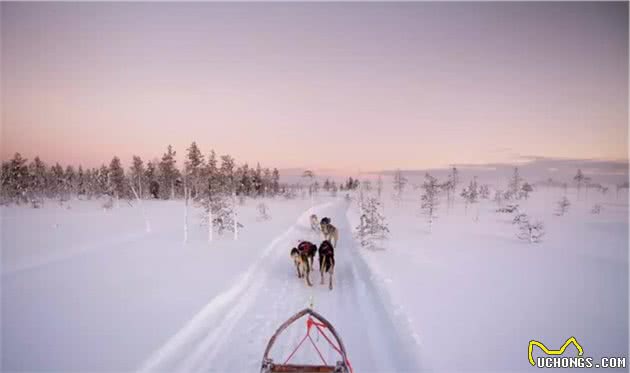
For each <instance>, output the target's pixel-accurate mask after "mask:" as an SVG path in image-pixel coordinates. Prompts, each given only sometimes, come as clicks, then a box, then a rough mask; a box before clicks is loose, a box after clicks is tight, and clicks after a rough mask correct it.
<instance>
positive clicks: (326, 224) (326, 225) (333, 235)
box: [320, 218, 339, 247]
mask: <svg viewBox="0 0 630 373" xmlns="http://www.w3.org/2000/svg"><path fill="white" fill-rule="evenodd" d="M320 227H321V230H322V234H323V235H324V240H325V241H330V243H331V244H332V245H333V247H337V241H339V231H338V230H337V228H336V227H335V226H334V225H332V224H330V218H323V219H322V221H321V223H320Z"/></svg>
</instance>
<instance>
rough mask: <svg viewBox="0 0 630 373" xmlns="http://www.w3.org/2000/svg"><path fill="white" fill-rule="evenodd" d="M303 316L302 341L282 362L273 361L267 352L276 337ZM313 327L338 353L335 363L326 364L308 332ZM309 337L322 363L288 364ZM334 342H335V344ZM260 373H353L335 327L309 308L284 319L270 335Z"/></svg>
mask: <svg viewBox="0 0 630 373" xmlns="http://www.w3.org/2000/svg"><path fill="white" fill-rule="evenodd" d="M303 316H306V317H307V319H306V335H305V336H304V338H302V341H301V342H300V343H299V344H298V346H297V347H296V348H295V350H294V351H293V353H291V355H290V356H289V357H288V358H287V359H286V361H285V362H284V363H283V364H277V363H274V361H273V360H272V359H271V358H270V357H269V352H270V351H271V348H272V347H273V345H274V343H275V341H276V338H277V337H278V335H280V334H281V333H282V332H283V331H284V330H285V329H286V328H287V327H288V326H289V325H291V324H293V323H294V322H295V321H297V320H299V319H300V318H302V317H303ZM313 327H314V328H315V329H316V330H317V332H318V333H320V335H322V336H323V337H324V338H325V339H326V340H327V341H328V343H330V345H331V346H332V347H333V348H334V349H335V350H336V351H337V352H338V353H339V356H340V358H341V360H339V361H337V363H336V364H335V365H327V364H326V361H324V358H323V356H322V355H321V353H320V352H319V349H317V346H316V345H315V343H314V342H313V340H312V339H311V336H310V332H311V329H312V328H313ZM323 329H328V330H329V331H330V334H332V336H333V338H334V339H335V341H332V340H331V339H330V338H328V336H327V335H326V334H324V332H323ZM307 338H308V339H310V341H311V343H313V346H314V347H315V349H316V350H317V352H318V353H319V356H320V358H321V359H322V362H323V363H324V364H323V365H300V364H289V360H291V357H293V354H295V352H296V351H297V350H298V349H299V348H300V346H301V345H302V343H303V342H304V341H305V340H306V339H307ZM335 342H336V344H335ZM260 372H261V373H272V372H300V373H322V372H328V373H353V372H352V366H351V365H350V361H349V360H348V357H347V355H346V349H345V347H344V345H343V342H342V341H341V338H339V335H338V334H337V332H336V331H335V328H334V327H333V326H332V324H331V323H330V322H328V320H326V319H325V318H324V317H323V316H322V315H320V314H318V313H317V312H315V311H313V310H312V309H310V308H306V309H303V310H302V311H300V312H298V313H296V314H295V315H293V316H292V317H291V318H289V319H288V320H287V321H285V322H284V323H283V324H282V325H280V327H279V328H278V330H276V332H275V333H274V334H273V336H271V339H270V340H269V343H267V348H265V354H264V355H263V360H262V366H261V368H260Z"/></svg>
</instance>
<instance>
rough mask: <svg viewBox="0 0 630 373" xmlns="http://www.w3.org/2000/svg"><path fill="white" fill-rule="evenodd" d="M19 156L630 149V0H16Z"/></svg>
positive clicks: (12, 78) (588, 155) (307, 158)
mask: <svg viewBox="0 0 630 373" xmlns="http://www.w3.org/2000/svg"><path fill="white" fill-rule="evenodd" d="M0 10H1V15H0V17H1V18H0V21H1V22H0V23H1V24H2V25H1V36H2V43H1V51H0V52H1V54H0V55H1V56H2V57H1V58H2V61H1V62H2V64H1V75H2V81H1V84H0V89H1V93H2V95H1V100H2V107H3V111H2V133H1V145H2V146H1V148H2V149H1V152H0V157H1V158H2V159H3V160H6V159H9V158H11V157H12V156H13V154H14V153H15V152H16V151H17V152H20V153H22V154H24V156H25V157H33V156H34V155H36V154H37V155H39V156H40V157H41V158H42V159H43V160H50V161H53V162H54V161H58V162H60V163H63V164H75V165H78V164H83V165H85V166H88V167H94V165H100V164H102V163H105V164H107V163H108V162H109V160H111V157H112V156H114V155H116V156H118V157H119V158H120V159H121V160H122V161H123V163H124V164H128V162H129V161H130V160H131V156H132V155H133V154H137V155H139V156H141V157H142V158H143V159H144V160H145V161H148V160H151V159H153V158H154V157H156V158H160V157H161V155H162V153H163V152H164V151H165V150H166V146H167V145H168V144H169V143H170V144H172V145H173V147H174V148H175V150H176V151H177V159H178V163H179V164H180V165H181V163H182V159H183V156H184V152H185V149H186V148H187V147H188V146H189V144H190V143H191V142H192V141H193V140H196V141H197V144H198V145H199V147H200V148H201V149H202V151H203V153H204V155H206V156H207V154H208V153H209V151H210V149H212V148H214V149H215V151H216V152H217V154H219V155H220V154H226V153H228V154H230V155H232V156H233V157H234V158H235V159H237V161H238V162H240V163H245V162H246V163H248V164H250V165H252V164H253V165H255V164H256V163H257V162H260V163H261V164H263V165H265V166H269V167H277V168H279V169H291V168H313V169H322V168H329V169H334V170H348V171H352V170H370V171H375V170H392V169H396V168H400V169H440V168H444V167H449V165H457V164H473V165H475V164H476V165H485V164H500V163H509V162H513V161H515V160H518V159H519V157H521V155H523V154H534V155H536V156H538V157H541V158H546V159H598V160H611V161H615V160H624V161H626V162H627V160H628V3H627V2H601V3H590V2H566V3H562V2H560V3H553V2H531V3H516V2H515V3H512V2H494V3H485V2H466V3H423V2H418V3H56V2H49V3H7V2H3V3H0Z"/></svg>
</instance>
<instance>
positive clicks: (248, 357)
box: [140, 201, 421, 372]
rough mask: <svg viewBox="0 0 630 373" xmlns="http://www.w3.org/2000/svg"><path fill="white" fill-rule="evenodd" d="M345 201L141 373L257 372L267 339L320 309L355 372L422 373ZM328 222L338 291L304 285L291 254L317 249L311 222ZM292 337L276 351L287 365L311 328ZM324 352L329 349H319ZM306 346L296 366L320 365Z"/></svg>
mask: <svg viewBox="0 0 630 373" xmlns="http://www.w3.org/2000/svg"><path fill="white" fill-rule="evenodd" d="M346 208H347V204H346V202H345V201H339V202H335V203H333V204H330V203H329V204H325V205H321V206H316V207H315V208H313V209H310V210H308V211H306V212H305V213H303V214H302V216H301V217H300V218H299V219H298V221H297V222H296V224H295V225H293V226H292V227H290V228H289V229H288V230H287V231H286V232H284V233H283V234H281V235H280V236H278V237H276V238H275V239H274V240H273V241H272V242H271V243H270V244H269V245H268V246H267V247H266V248H265V249H264V250H263V252H262V254H261V256H260V257H259V258H258V260H256V262H255V263H254V264H253V265H252V266H251V267H250V268H249V269H248V270H247V271H246V272H245V273H244V274H243V275H242V276H241V277H240V278H239V279H238V280H237V282H236V283H235V284H234V285H232V287H231V288H229V289H228V290H227V291H225V292H223V293H221V294H220V295H218V296H217V297H215V298H214V299H213V300H212V301H211V302H210V303H208V304H207V305H206V306H205V307H204V308H203V309H202V310H201V311H200V312H199V313H198V314H197V315H196V316H195V317H193V319H191V320H190V321H189V322H188V323H187V324H186V325H185V326H184V327H183V328H182V329H181V330H180V331H179V332H177V333H176V334H175V335H174V336H173V337H172V338H171V339H170V340H169V341H167V342H166V344H165V345H164V346H162V347H161V348H159V349H158V350H157V351H155V352H154V353H153V354H152V355H151V356H150V357H149V358H148V359H147V360H146V361H145V362H144V364H143V365H142V366H141V368H140V371H141V372H157V371H159V372H166V371H168V372H214V371H216V372H246V371H248V372H257V371H259V370H260V362H261V359H262V354H263V352H264V348H265V346H266V343H267V341H268V339H269V338H270V337H271V335H272V334H273V332H274V331H275V329H276V328H277V327H278V326H279V325H280V324H281V323H282V322H284V321H285V320H286V319H287V318H288V317H290V316H292V315H293V314H294V313H295V312H297V311H299V310H301V309H303V308H304V307H306V306H307V305H308V303H309V299H313V301H314V309H315V310H316V311H317V312H319V313H321V314H322V315H323V316H324V317H326V318H327V319H328V320H329V321H330V322H331V323H332V324H333V325H334V326H335V328H336V329H337V331H338V333H339V334H340V336H341V338H342V339H343V341H344V344H345V345H346V348H347V350H348V356H349V358H350V360H351V362H352V365H353V367H354V369H355V371H356V372H366V371H374V372H393V371H396V372H403V371H419V370H420V368H421V367H420V361H419V358H417V357H416V356H414V355H415V353H416V352H417V351H418V350H417V349H418V346H417V344H416V342H415V340H414V338H413V336H412V335H411V334H410V333H409V332H408V330H406V328H405V326H404V325H403V323H401V322H398V321H397V318H396V317H395V316H394V315H393V313H392V312H391V307H388V304H387V303H388V302H387V299H386V297H385V298H383V297H381V293H380V291H379V289H378V288H377V286H376V285H375V283H374V281H373V279H372V278H371V277H372V276H371V272H370V270H369V268H368V267H367V265H366V263H365V262H364V260H363V259H362V258H361V256H360V255H359V253H358V252H357V251H356V250H357V248H356V246H355V245H354V240H353V239H352V236H351V229H350V225H349V223H348V221H347V218H346ZM312 213H315V214H317V215H318V216H320V217H321V216H324V215H325V216H330V217H331V218H332V220H333V224H335V225H336V226H337V228H338V229H339V231H340V240H339V243H338V247H337V249H336V252H335V256H336V262H337V263H336V268H335V278H334V290H333V291H329V290H328V286H327V285H320V284H319V281H320V275H319V272H318V270H317V269H315V270H314V272H313V273H311V280H312V282H313V285H314V286H313V287H310V288H309V287H307V286H306V284H305V283H304V281H303V280H299V279H298V278H297V276H296V273H295V268H294V267H293V264H292V263H291V261H290V259H289V250H290V248H291V247H293V246H295V245H296V244H297V241H298V240H299V239H307V240H312V241H314V242H316V243H319V242H320V241H321V238H320V237H314V234H313V232H312V231H311V230H310V223H309V217H310V215H311V214H312ZM296 325H297V326H296V327H291V328H289V329H287V331H286V333H285V335H284V336H283V337H282V339H281V340H279V341H277V343H276V345H275V346H274V348H273V350H272V352H273V353H272V356H273V357H274V359H276V360H278V361H279V360H283V359H284V358H286V357H287V356H288V354H289V353H290V351H291V350H292V349H293V348H294V347H295V345H296V344H297V342H298V341H299V340H300V339H301V338H302V337H303V335H304V333H305V330H306V329H305V327H304V325H303V324H301V323H299V322H298V323H296ZM318 346H320V347H321V346H324V347H326V346H325V345H323V344H318ZM305 347H306V345H305V346H304V347H303V348H302V349H301V350H300V351H299V352H298V353H297V354H296V355H295V357H294V359H293V360H292V361H300V362H305V363H315V362H317V360H315V359H316V358H317V355H316V353H314V351H312V350H311V349H312V347H310V346H309V347H310V348H311V349H309V348H305ZM322 353H323V354H324V358H325V359H326V361H327V362H329V363H334V361H336V360H337V354H336V352H334V351H333V350H332V349H331V348H329V347H328V348H324V349H323V350H322Z"/></svg>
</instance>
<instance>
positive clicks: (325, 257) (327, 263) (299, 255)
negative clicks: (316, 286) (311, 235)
mask: <svg viewBox="0 0 630 373" xmlns="http://www.w3.org/2000/svg"><path fill="white" fill-rule="evenodd" d="M311 229H312V230H313V231H314V232H321V233H322V234H323V235H324V241H323V242H322V243H321V244H320V245H319V249H318V248H317V246H316V245H315V244H313V243H311V242H309V241H301V242H300V244H299V245H298V246H297V247H294V248H292V249H291V259H293V263H294V264H295V268H296V270H297V275H298V278H305V279H306V284H307V285H308V286H313V284H312V283H311V279H310V273H311V269H312V268H313V260H314V259H315V253H316V252H317V253H319V273H320V275H321V284H322V285H323V284H324V274H326V273H327V274H328V275H329V281H328V288H329V289H330V290H332V288H333V273H334V269H335V247H337V241H338V240H339V232H338V231H337V228H336V227H335V226H334V225H332V224H331V223H330V218H322V220H321V221H318V219H317V215H314V214H313V215H311Z"/></svg>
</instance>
